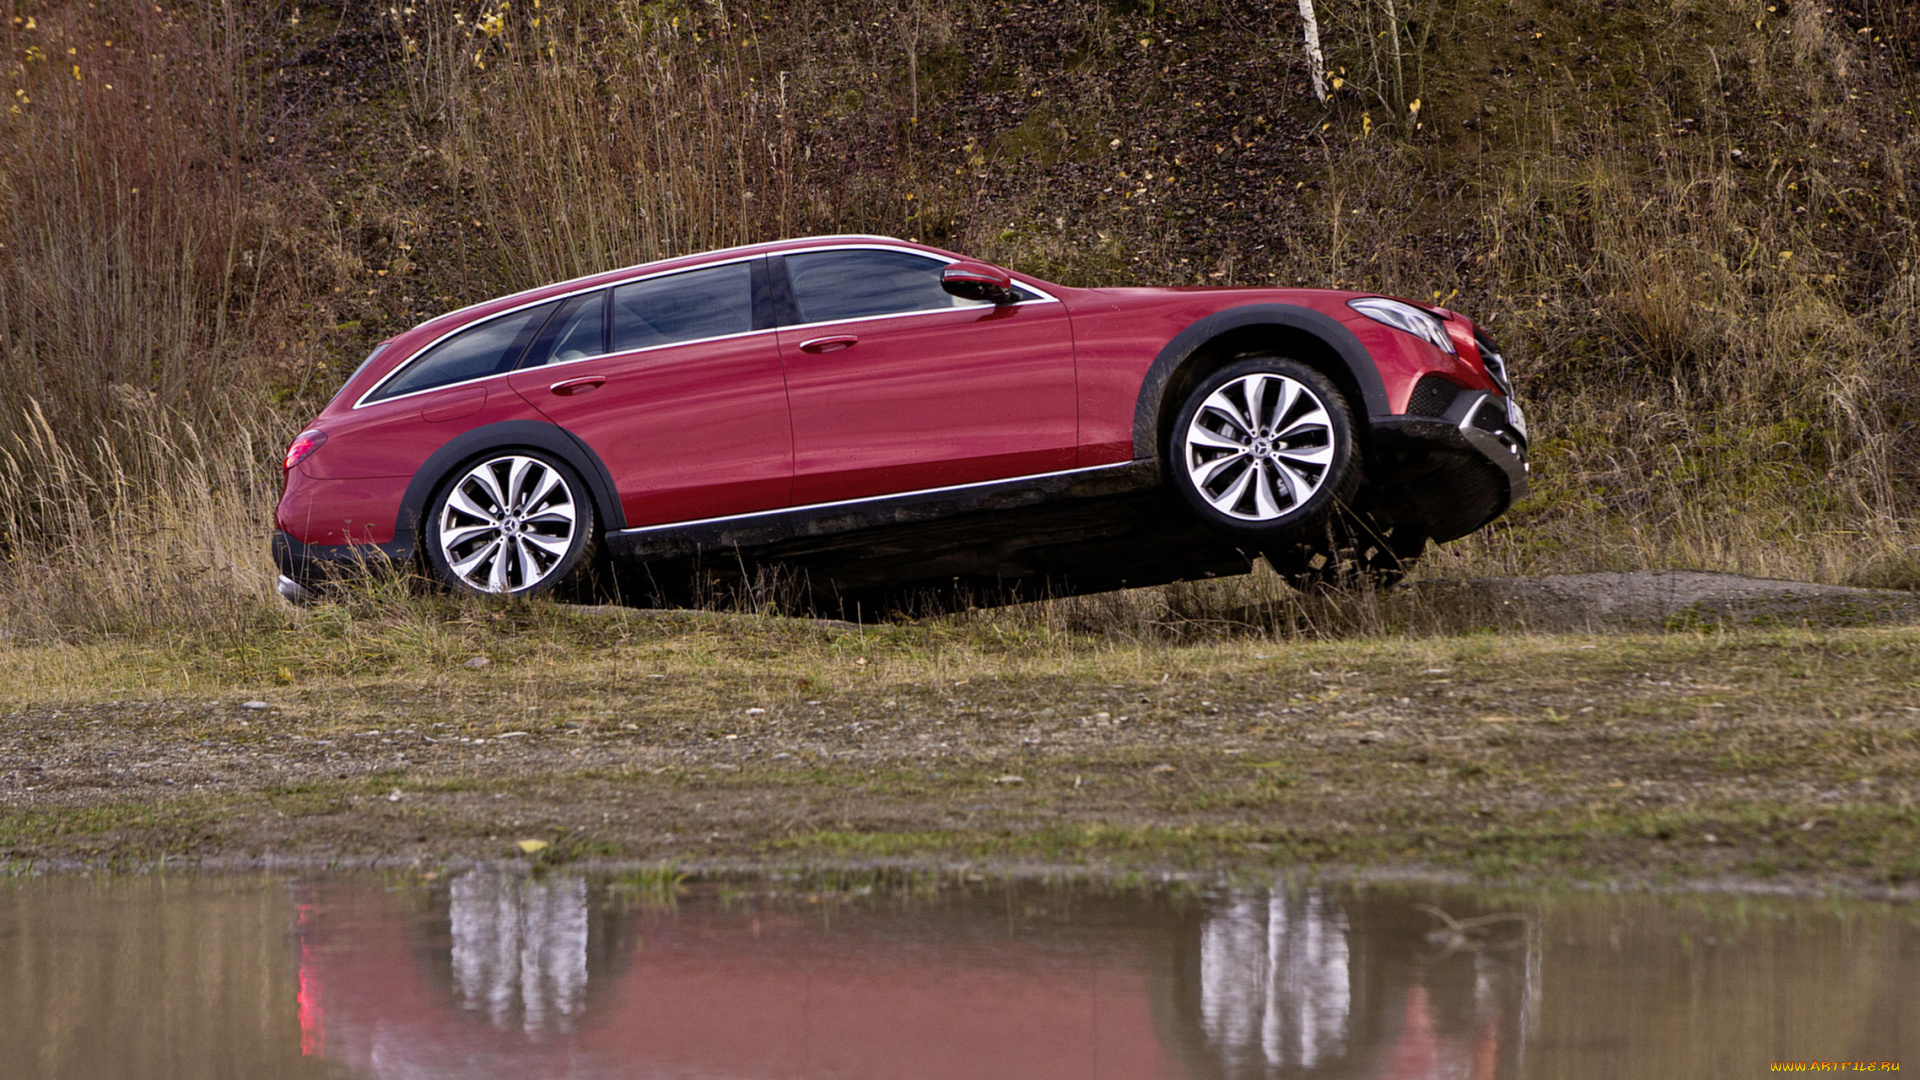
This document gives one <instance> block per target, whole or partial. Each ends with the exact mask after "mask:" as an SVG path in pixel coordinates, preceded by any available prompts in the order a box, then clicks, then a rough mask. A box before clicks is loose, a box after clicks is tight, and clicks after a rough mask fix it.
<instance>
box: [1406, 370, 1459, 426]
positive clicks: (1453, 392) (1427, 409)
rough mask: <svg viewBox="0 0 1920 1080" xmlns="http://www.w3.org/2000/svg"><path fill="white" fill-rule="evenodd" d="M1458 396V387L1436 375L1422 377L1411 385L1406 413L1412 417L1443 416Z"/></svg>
mask: <svg viewBox="0 0 1920 1080" xmlns="http://www.w3.org/2000/svg"><path fill="white" fill-rule="evenodd" d="M1458 396H1460V388H1459V387H1457V386H1455V385H1453V384H1452V383H1450V382H1448V381H1447V380H1445V379H1443V378H1441V377H1440V376H1438V375H1423V376H1421V378H1420V381H1419V382H1417V383H1414V384H1413V393H1412V394H1411V395H1410V396H1409V397H1408V398H1407V412H1408V414H1409V415H1412V416H1445V415H1446V413H1447V409H1448V407H1449V406H1451V405H1452V404H1453V399H1454V398H1456V397H1458Z"/></svg>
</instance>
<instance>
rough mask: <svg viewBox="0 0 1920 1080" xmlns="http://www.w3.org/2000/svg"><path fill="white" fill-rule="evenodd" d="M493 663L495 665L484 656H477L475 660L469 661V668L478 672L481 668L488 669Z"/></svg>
mask: <svg viewBox="0 0 1920 1080" xmlns="http://www.w3.org/2000/svg"><path fill="white" fill-rule="evenodd" d="M491 663H493V661H491V660H489V659H487V658H486V657H484V656H476V657H474V658H473V659H471V660H469V661H467V666H468V667H470V668H472V669H474V670H475V671H478V670H480V669H481V668H483V667H486V666H487V665H488V664H491Z"/></svg>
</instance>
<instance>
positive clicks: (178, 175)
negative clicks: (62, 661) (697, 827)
mask: <svg viewBox="0 0 1920 1080" xmlns="http://www.w3.org/2000/svg"><path fill="white" fill-rule="evenodd" d="M1409 7H1410V8H1411V12H1412V14H1411V21H1410V22H1405V23H1399V22H1391V21H1389V13H1396V14H1398V15H1399V16H1401V17H1403V18H1404V17H1407V16H1408V9H1409ZM1318 8H1319V14H1320V20H1321V30H1322V35H1323V38H1324V41H1325V45H1326V53H1327V63H1328V68H1329V70H1330V73H1331V75H1332V77H1333V79H1334V83H1333V86H1334V89H1333V90H1332V95H1331V98H1330V100H1329V102H1328V103H1327V104H1326V105H1324V106H1323V105H1322V104H1320V103H1319V102H1318V101H1317V100H1316V99H1315V98H1314V96H1313V94H1312V91H1311V89H1310V73H1309V70H1308V66H1307V63H1306V60H1305V57H1304V55H1303V50H1302V48H1301V45H1300V40H1301V33H1300V31H1301V26H1300V18H1299V14H1298V8H1297V4H1296V3H1295V0H1284V2H1275V3H1224V2H1186V0H1176V2H1167V3H1163V2H1158V0H1139V2H1133V3H1128V2H1122V0H1114V2H1108V3H1095V2H1074V0H1061V2H1055V3H1047V2H1038V0H1036V2H1027V3H1019V2H998V3H997V2H985V0H922V2H919V3H915V4H912V5H906V6H903V7H900V8H899V9H898V10H891V11H882V10H876V9H875V8H874V6H873V5H865V4H851V3H838V2H814V0H800V2H795V3H787V4H778V5H770V4H732V5H728V4H690V5H683V4H676V3H669V2H654V3H604V4H589V3H561V2H554V0H543V2H541V3H535V2H534V0H518V2H516V3H513V4H511V5H509V4H507V3H500V2H494V3H488V4H475V3H441V2H425V3H415V4H413V5H411V6H389V5H374V4H369V3H357V2H343V3H332V4H329V3H317V4H316V3H301V4H298V5H295V4H292V3H281V4H277V5H276V4H247V5H233V4H229V5H221V4H217V3H211V2H207V3H192V4H184V5H180V6H177V7H175V6H169V5H166V4H164V3H163V4H159V5H155V4H148V3H140V4H135V3H129V2H102V3H98V4H80V3H74V2H65V3H62V2H48V3H29V2H24V0H8V2H7V3H6V4H4V5H0V49H3V50H4V53H5V58H6V63H7V66H8V70H9V78H10V80H11V82H10V83H9V84H8V85H7V86H5V87H4V88H0V89H4V91H5V93H6V95H7V98H8V102H7V104H6V105H5V106H0V553H3V554H4V559H5V562H4V563H0V631H5V632H7V633H11V634H16V635H25V636H48V637H65V636H71V635H74V634H86V633H94V632H99V631H123V630H137V629H141V628H147V629H156V628H165V627H176V626H181V625H195V626H197V625H204V624H205V623H207V622H208V621H209V620H212V621H214V622H216V623H217V624H220V625H233V626H246V625H251V624H252V623H253V622H255V621H257V620H258V619H260V618H263V617H277V616H269V615H268V613H269V612H271V611H273V610H274V609H273V608H272V606H271V605H272V603H273V601H272V598H271V589H270V582H271V570H270V568H269V566H268V564H267V562H266V557H265V538H266V531H267V528H268V518H269V510H270V505H271V501H272V498H273V496H274V493H275V490H276V488H277V479H278V478H277V470H276V469H275V459H276V457H277V452H278V449H279V447H280V446H282V445H284V439H285V437H286V436H288V435H290V434H291V433H292V432H293V431H294V430H296V429H297V427H298V425H299V424H300V423H301V422H302V421H304V420H305V419H306V418H307V417H308V416H310V415H311V413H312V412H313V411H314V410H315V409H317V408H318V407H319V405H320V404H321V403H322V402H323V401H324V400H325V398H326V397H327V396H328V395H329V394H330V393H331V392H332V390H333V389H334V387H335V386H336V385H337V383H338V382H339V380H340V379H341V378H343V377H344V375H345V374H346V372H347V371H349V370H350V369H351V366H352V365H353V364H355V363H357V361H358V359H359V357H360V356H362V355H364V353H365V351H366V350H367V349H368V348H369V347H370V346H371V345H372V344H373V343H374V342H376V341H378V340H380V339H381V338H383V337H384V336H386V335H388V334H390V333H392V332H394V331H396V330H398V329H401V328H403V327H405V326H408V325H411V324H413V323H415V322H417V321H419V320H421V319H424V318H426V317H429V316H431V315H433V314H435V313H437V312H440V311H443V310H446V309H448V308H451V307H455V306H459V305H461V304H464V303H468V302H472V301H475V300H479V299H483V298H486V297H488V296H492V295H496V294H499V293H501V292H505V291H508V290H511V289H517V288H522V287H526V286H530V285H534V284H538V283H541V282H543V281H547V280H552V279H555V278H559V277H562V276H568V275H572V274H578V273H585V272H589V271H593V270H599V269H605V268H608V267H612V266H617V265H623V264H629V263H635V262H640V261H644V260H647V259H652V258H656V257H659V256H663V255H669V254H675V253H679V252H685V251H694V250H700V249H703V248H708V247H714V246H719V245H723V244H729V243H737V242H743V241H751V240H758V239H768V238H773V237H777V236H782V235H791V234H797V233H805V232H824V231H874V232H885V233H892V234H896V235H902V236H908V237H913V238H918V239H922V240H927V241H931V242H935V243H939V244H942V245H945V246H949V247H953V248H958V249H961V250H967V251H972V252H976V253H978V254H980V255H982V256H985V257H988V258H993V259H996V260H1000V261H1004V262H1007V263H1010V264H1012V265H1015V266H1018V267H1020V268H1022V269H1025V270H1029V271H1031V272H1034V273H1037V274H1040V275H1042V276H1045V277H1050V278H1054V279H1057V280H1060V281H1063V282H1067V283H1071V284H1096V283H1142V284H1146V283H1153V284H1173V283H1200V284H1206V283H1217V284H1245V283H1258V282H1274V283H1290V284H1298V283H1305V284H1325V285H1333V286H1344V287H1355V288H1365V289H1379V290H1384V291H1390V292H1395V293H1399V294H1403V295H1413V296H1420V297H1433V298H1438V299H1441V300H1443V301H1445V302H1446V303H1447V304H1448V305H1449V306H1452V307H1455V308H1458V309H1460V310H1462V311H1465V312H1468V313H1469V314H1471V315H1473V316H1474V317H1475V318H1477V319H1480V320H1482V321H1483V322H1485V323H1486V324H1487V325H1488V326H1490V327H1491V328H1492V330H1493V331H1494V332H1495V334H1496V335H1497V336H1499V337H1500V338H1501V339H1502V341H1503V343H1504V344H1505V345H1506V346H1507V348H1508V351H1509V353H1510V354H1511V355H1512V356H1513V357H1514V358H1515V369H1516V375H1517V377H1518V380H1519V382H1520V386H1521V391H1522V393H1523V394H1524V395H1525V396H1526V398H1527V400H1528V404H1529V406H1530V408H1531V410H1532V413H1533V415H1534V416H1535V417H1536V420H1535V424H1536V427H1537V428H1538V430H1539V432H1540V433H1541V442H1540V445H1539V447H1538V459H1537V461H1538V463H1537V465H1536V468H1537V469H1538V474H1539V484H1538V486H1537V490H1536V493H1535V494H1534V496H1533V497H1531V498H1530V499H1529V500H1528V501H1527V502H1526V503H1525V504H1524V505H1523V506H1521V507H1520V508H1518V509H1517V510H1516V511H1515V512H1514V513H1512V514H1510V515H1509V516H1508V518H1507V519H1505V520H1504V521H1503V522H1501V523H1499V524H1498V525H1496V526H1495V527H1493V528H1492V529H1490V530H1487V531H1486V532H1485V533H1484V534H1482V535H1480V536H1477V537H1474V538H1470V539H1468V540H1465V541H1461V542H1459V543H1457V544H1454V545H1451V546H1449V547H1448V548H1446V549H1443V550H1442V552H1441V553H1439V554H1438V555H1437V556H1436V557H1435V558H1434V559H1433V561H1432V562H1431V563H1430V564H1429V567H1430V568H1429V570H1428V572H1429V573H1442V574H1454V573H1477V572H1509V571H1522V572H1524V571H1537V570H1578V569H1588V568H1602V567H1604V568H1623V567H1636V566H1648V565H1685V566H1699V567H1707V568H1719V569H1739V570H1749V571H1760V572H1766V573H1776V574H1783V575H1799V576H1808V577H1813V578H1818V579H1825V580H1849V581H1855V582H1860V583H1871V584H1895V585H1912V584H1914V583H1916V582H1920V558H1916V554H1915V548H1914V546H1913V541H1912V540H1911V539H1910V536H1909V533H1908V528H1909V522H1910V520H1911V518H1912V516H1913V513H1914V506H1915V498H1914V485H1913V480H1914V477H1915V473H1916V468H1917V467H1920V457H1916V451H1915V447H1914V440H1913V438H1912V437H1911V436H1912V430H1913V425H1914V423H1915V421H1916V419H1920V401H1917V400H1916V391H1917V390H1920V370H1917V364H1920V358H1917V354H1920V238H1917V236H1916V232H1915V229H1914V225H1913V215H1914V213H1915V210H1916V206H1917V205H1920V185H1917V184H1916V180H1915V172H1916V169H1917V168H1920V137H1916V132H1915V128H1914V120H1913V110H1914V108H1915V103H1916V82H1915V75H1916V70H1915V66H1914V65H1915V64H1916V63H1920V17H1917V16H1915V15H1914V14H1913V13H1912V11H1911V10H1910V9H1909V7H1908V6H1907V5H1905V4H1901V3H1897V2H1895V0H1852V2H1851V3H1842V4H1839V5H1836V6H1835V7H1833V8H1827V7H1823V6H1814V5H1810V4H1801V3H1776V4H1764V3H1741V4H1717V3H1707V2H1690V0H1668V2H1655V0H1615V2H1610V3H1597V2H1596V3H1580V4H1550V3H1545V2H1534V0H1502V2H1496V0H1434V2H1430V3H1418V2H1415V3H1413V4H1411V5H1408V4H1407V3H1404V2H1403V3H1402V4H1400V5H1399V7H1398V8H1395V7H1393V6H1392V5H1389V4H1387V3H1386V2H1385V0H1322V2H1321V3H1320V4H1319V5H1318ZM1396 71H1397V72H1398V75H1397V76H1396V75H1395V72H1396ZM1415 103H1417V104H1418V108H1417V109H1416V108H1415V107H1414V105H1415Z"/></svg>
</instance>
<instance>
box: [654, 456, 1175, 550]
mask: <svg viewBox="0 0 1920 1080" xmlns="http://www.w3.org/2000/svg"><path fill="white" fill-rule="evenodd" d="M1137 464H1139V463H1138V462H1135V461H1116V462H1113V463H1111V464H1107V465H1083V466H1080V467H1079V468H1075V469H1058V470H1055V471H1054V472H1043V473H1028V474H1026V475H1024V476H1005V477H1001V478H1000V479H998V480H975V481H973V482H972V483H968V484H949V485H947V486H945V487H933V488H918V489H916V490H913V491H889V492H887V493H886V494H884V495H862V496H860V497H859V498H857V499H835V500H834V501H832V502H821V503H806V504H804V505H801V506H780V507H775V508H774V509H772V510H751V511H748V512H747V513H744V514H723V515H721V516H719V517H710V518H693V519H690V520H687V521H664V522H661V523H660V524H658V525H640V526H636V527H634V528H631V529H621V530H619V533H620V535H622V536H637V535H640V534H643V533H650V532H659V531H661V530H663V529H688V528H692V527H694V526H696V525H718V524H721V523H723V522H728V521H747V520H750V519H752V518H763V517H772V516H774V515H776V514H797V513H803V512H806V511H809V510H833V509H837V508H839V507H843V506H858V505H860V504H861V503H870V502H879V501H881V500H883V499H910V498H914V497H915V496H919V495H944V494H946V493H947V492H950V491H967V490H969V489H972V488H983V487H993V486H995V485H996V484H1019V483H1026V482H1030V481H1034V480H1051V479H1053V478H1055V477H1060V476H1076V475H1079V474H1081V473H1093V472H1101V471H1103V470H1107V469H1131V468H1133V467H1134V466H1135V465H1137Z"/></svg>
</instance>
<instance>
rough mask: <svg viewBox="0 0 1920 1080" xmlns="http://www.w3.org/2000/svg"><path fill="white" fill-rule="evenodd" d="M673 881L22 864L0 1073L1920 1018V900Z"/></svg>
mask: <svg viewBox="0 0 1920 1080" xmlns="http://www.w3.org/2000/svg"><path fill="white" fill-rule="evenodd" d="M659 884H660V883H659V882H658V881H657V880H654V879H650V878H646V877H638V878H629V879H619V878H585V877H578V876H570V875H564V874H549V875H545V876H541V877H537V878H536V877H529V876H526V875H523V874H518V873H509V872H499V871H488V870H476V871H470V872H466V873H463V874H460V875H457V876H454V877H452V878H451V879H448V880H435V881H430V882H427V881H421V880H419V879H417V878H409V879H406V880H397V879H396V880H383V879H379V878H375V877H325V876H316V877H291V878H289V877H201V876H147V877H124V876H123V877H100V878H87V877H51V878H44V879H27V880H23V881H18V882H15V883H12V884H9V885H7V886H5V887H4V888H3V889H0V1016H4V1017H6V1018H7V1019H8V1020H9V1021H10V1022H9V1023H6V1024H4V1025H0V1073H4V1075H6V1076H9V1077H87V1078H112V1077H162V1078H164V1077H303V1076H314V1077H322V1076H325V1077H378V1078H402V1077H404V1078H409V1080H425V1078H436V1077H449V1078H451V1077H467V1078H476V1080H484V1078H490V1077H541V1078H546V1077H554V1078H558V1077H569V1078H589V1077H649V1078H651V1077H662V1078H665V1077H676V1078H677V1077H685V1078H696V1077H697V1078H702V1080H718V1078H732V1077H741V1078H745V1077H792V1078H814V1077H820V1078H825V1077H834V1078H854V1077H876V1078H877V1077H921V1078H928V1080H940V1078H948V1077H952V1078H960V1077H981V1078H985V1077H995V1078H1015V1077H1034V1078H1041V1077H1044V1078H1049V1080H1058V1078H1075V1077H1087V1078H1094V1077H1100V1078H1110V1080H1123V1078H1140V1080H1147V1078H1196V1080H1197V1078H1221V1080H1225V1078H1230V1077H1231V1078H1240V1077H1263V1078H1274V1077H1356V1078H1357V1077H1369V1078H1404V1080H1411V1078H1442V1077H1445V1078H1494V1077H1520V1076H1526V1077H1583V1078H1584V1077H1593V1078H1601V1077H1606V1078H1613V1077H1628V1076H1633V1077H1642V1076H1644V1077H1696V1076H1697V1077H1731V1076H1747V1075H1754V1074H1758V1073H1763V1072H1767V1071H1768V1070H1769V1064H1770V1063H1771V1062H1773V1061H1776V1060H1807V1059H1815V1060H1826V1061H1857V1060H1868V1061H1890V1062H1897V1061H1900V1058H1901V1053H1902V1050H1903V1048H1904V1046H1905V1044H1906V1043H1907V1042H1909V1041H1913V1040H1915V1039H1916V1038H1920V997H1917V996H1916V994H1915V992H1914V991H1916V990H1920V986H1916V985H1915V979H1914V977H1913V976H1912V975H1910V974H1909V973H1910V972H1913V971H1915V970H1916V969H1915V962H1916V960H1920V948H1917V947H1916V946H1917V945H1920V931H1917V930H1916V926H1915V923H1914V921H1913V919H1912V915H1913V913H1912V912H1911V911H1910V910H1909V909H1907V908H1902V907H1886V906H1870V905H1861V904H1844V903H1835V902H1813V901H1775V900H1766V901H1759V900H1751V899H1738V898H1728V897H1688V898H1660V897H1646V896H1566V895H1560V896H1527V895H1500V896H1494V895H1487V894H1478V893H1473V892H1467V891H1456V890H1437V889H1413V888H1401V887H1395V888H1380V887H1374V888H1365V889H1361V888H1285V887H1274V888H1241V889H1218V890H1193V889H1175V890H1165V889H1159V890H1155V889H1129V888H1117V887H1107V886H1097V885H1088V884H1084V883H1081V884H1074V885H1067V886H1054V887H1047V886H1043V885H1040V884H1035V883H1002V882H986V881H975V882H966V881H961V880H956V879H951V878H948V879H938V878H931V877H929V878H920V879H909V878H901V877H893V878H881V879H840V880H837V881H836V880H823V879H813V880H810V881H799V880H789V881H781V880H770V881H769V880H755V881H739V882H732V883H705V884H699V885H695V886H693V887H690V888H684V889H681V890H678V891H672V890H662V889H661V888H659ZM1449 920H1451V922H1449ZM1476 920H1477V921H1476ZM1454 924H1464V925H1461V926H1459V927H1458V928H1457V929H1452V928H1450V927H1452V926H1453V925H1454Z"/></svg>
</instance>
